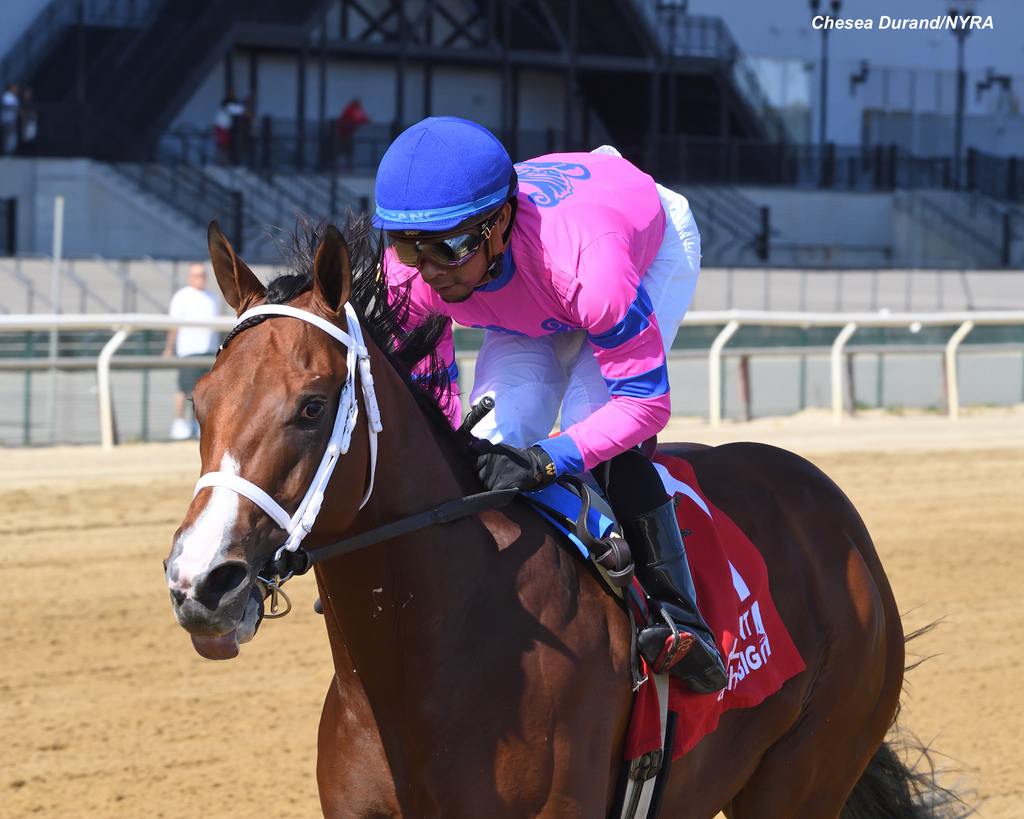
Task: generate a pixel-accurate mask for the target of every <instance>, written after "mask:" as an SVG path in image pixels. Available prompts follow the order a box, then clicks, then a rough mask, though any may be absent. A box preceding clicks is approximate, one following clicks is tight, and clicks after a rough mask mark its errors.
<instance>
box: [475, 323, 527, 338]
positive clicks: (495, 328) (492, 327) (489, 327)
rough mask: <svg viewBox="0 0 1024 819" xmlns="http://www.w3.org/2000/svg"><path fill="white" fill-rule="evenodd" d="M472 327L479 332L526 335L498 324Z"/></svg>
mask: <svg viewBox="0 0 1024 819" xmlns="http://www.w3.org/2000/svg"><path fill="white" fill-rule="evenodd" d="M470 327H475V328H476V329H477V330H490V331H491V332H492V333H507V334H508V335H511V336H525V335H526V333H520V332H519V331H518V330H510V329H508V327H499V326H498V325H497V324H471V325H470Z"/></svg>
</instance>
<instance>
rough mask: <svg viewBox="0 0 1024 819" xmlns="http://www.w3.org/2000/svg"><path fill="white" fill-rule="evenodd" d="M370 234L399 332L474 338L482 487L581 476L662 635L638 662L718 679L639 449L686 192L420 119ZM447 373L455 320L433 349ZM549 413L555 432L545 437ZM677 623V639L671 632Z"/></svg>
mask: <svg viewBox="0 0 1024 819" xmlns="http://www.w3.org/2000/svg"><path fill="white" fill-rule="evenodd" d="M375 193H376V212H375V216H374V224H375V225H376V226H378V227H380V228H383V230H384V231H386V232H387V235H388V238H389V241H390V245H391V246H390V247H389V248H388V250H387V252H386V254H385V258H384V275H385V276H386V278H387V281H388V286H389V289H390V290H391V292H392V298H393V299H398V298H402V297H406V296H407V297H408V300H409V302H408V303H409V315H408V319H407V324H408V325H409V326H413V325H415V324H417V323H420V322H422V321H423V320H425V319H426V317H427V316H428V315H430V314H435V313H440V314H442V315H444V316H447V317H449V318H451V319H454V320H455V321H457V322H459V323H460V324H462V325H465V326H470V327H479V328H483V329H484V330H485V331H486V332H485V334H484V341H483V346H482V347H481V349H480V354H479V356H478V358H477V366H476V377H475V382H474V387H473V392H472V395H471V403H474V404H475V403H476V402H477V401H478V400H479V399H480V398H482V397H483V396H485V395H490V396H492V397H493V398H494V400H495V409H494V411H493V412H492V413H491V414H490V415H488V416H486V417H485V418H484V419H483V420H482V421H481V422H480V423H479V424H478V425H477V426H476V428H475V430H474V431H475V433H476V434H477V435H479V436H480V437H481V438H484V439H487V440H489V441H490V442H491V444H492V445H491V446H486V447H481V450H482V454H480V455H479V457H478V460H477V470H478V473H479V475H480V479H481V480H482V481H483V483H484V484H485V485H486V486H487V487H488V488H490V489H505V488H512V487H514V488H518V489H521V490H524V491H530V490H535V489H539V488H541V487H543V486H546V485H547V484H549V483H551V482H552V481H554V479H555V478H556V477H557V476H558V475H562V474H566V473H579V472H583V471H584V470H588V469H589V470H593V472H594V475H595V477H596V478H597V479H598V481H599V482H600V483H601V484H602V486H603V488H604V489H605V491H606V492H607V494H608V499H609V501H610V502H611V504H612V508H613V509H614V511H615V513H616V517H617V518H618V520H619V522H620V524H621V526H622V529H623V534H624V535H625V537H626V541H627V542H628V543H629V545H630V547H631V549H632V551H633V554H634V556H635V561H636V569H637V573H638V574H639V576H640V579H641V581H642V582H643V584H644V586H645V588H646V589H647V590H648V592H649V593H650V594H651V595H652V596H653V597H654V598H655V599H657V600H658V601H659V602H660V603H661V606H662V609H663V613H664V618H665V621H666V622H665V624H664V625H656V626H653V627H651V628H649V629H646V630H645V631H644V633H643V634H642V635H641V638H640V648H641V652H642V653H643V654H644V657H645V658H646V659H647V661H648V662H649V663H650V664H651V666H652V667H654V669H655V671H657V672H661V671H665V670H669V671H671V672H672V673H673V674H675V675H677V676H678V677H679V678H680V679H682V680H683V681H684V682H685V683H686V684H687V685H688V686H689V687H690V688H692V689H693V690H695V691H698V692H702V693H710V692H714V691H719V690H721V689H722V688H724V687H725V684H726V682H727V677H726V673H725V667H724V665H723V662H722V658H721V655H720V654H719V651H718V648H717V646H716V644H715V639H714V636H713V634H712V633H711V630H710V629H709V628H708V626H707V624H706V623H705V622H704V618H703V617H702V616H701V614H700V611H699V610H698V608H697V599H696V594H695V592H694V587H693V579H692V577H691V574H690V568H689V564H688V562H687V559H686V550H685V548H684V546H683V540H682V537H681V535H680V532H679V526H678V524H677V522H676V516H675V507H674V503H673V501H672V499H671V498H670V497H669V496H668V494H667V493H666V492H665V489H664V486H663V484H662V482H661V479H660V478H659V476H658V473H657V471H656V470H655V469H654V466H653V465H652V464H651V462H650V461H649V460H648V458H647V457H645V456H644V455H643V454H641V453H640V451H639V450H638V449H637V448H636V447H637V445H638V444H640V443H642V442H643V441H645V440H646V439H648V438H650V437H651V436H653V435H656V434H657V433H658V432H659V431H661V430H662V429H663V428H664V426H665V424H666V423H667V422H668V420H669V415H670V403H669V386H668V372H667V368H666V364H665V351H666V350H667V349H669V348H671V346H672V340H673V339H674V338H675V335H676V331H677V329H678V326H679V322H680V321H681V320H682V317H683V314H684V313H685V312H686V308H687V307H688V305H689V303H690V299H691V298H692V295H693V291H694V287H695V285H696V281H697V276H698V274H699V272H700V235H699V234H698V232H697V228H696V225H695V224H694V221H693V216H692V215H691V213H690V209H689V205H688V204H687V201H686V199H685V198H683V197H682V196H680V195H679V194H676V193H673V192H672V191H670V190H667V189H665V188H663V187H661V186H660V185H657V184H655V182H654V180H653V179H651V177H650V176H648V175H647V174H645V173H643V172H642V171H640V170H638V169H637V168H636V167H634V166H633V165H632V164H630V163H629V162H628V161H626V160H625V159H623V158H622V157H621V156H620V155H619V154H618V152H617V151H615V150H614V149H613V148H609V147H604V148H599V149H598V150H597V151H595V152H593V153H589V154H588V153H565V154H549V155H547V156H542V157H538V158H536V159H531V160H529V161H526V162H521V163H519V164H518V165H515V166H513V164H512V161H511V160H510V159H509V155H508V153H507V152H506V150H505V148H504V147H503V146H502V145H501V143H500V142H499V141H498V140H497V138H496V137H495V136H494V135H493V134H491V132H490V131H488V130H487V129H486V128H484V127H483V126H480V125H477V124H476V123H473V122H469V121H468V120H464V119H458V118H455V117H431V118H429V119H425V120H423V121H422V122H419V123H417V124H416V125H413V126H412V127H410V128H408V129H407V130H406V131H404V132H403V133H402V134H400V135H399V136H398V138H397V139H396V140H395V141H394V142H393V143H392V145H391V146H390V147H389V148H388V150H387V152H386V153H385V154H384V157H383V158H382V159H381V163H380V167H379V168H378V170H377V180H376V190H375ZM439 352H440V353H441V354H442V355H443V356H444V357H445V359H446V361H447V363H448V365H449V372H450V373H451V375H452V376H453V378H452V381H453V391H455V392H453V394H452V395H449V396H448V397H447V398H448V400H447V407H446V411H447V412H448V415H449V418H450V419H451V420H452V422H453V423H454V424H456V425H457V424H458V419H459V414H460V407H459V401H458V396H457V389H458V387H457V384H456V379H457V376H458V373H457V370H456V369H455V360H454V348H453V346H452V335H451V326H450V325H449V327H448V330H447V331H446V333H445V335H444V337H443V338H442V340H441V342H440V346H439ZM559 410H561V430H562V432H561V434H559V435H557V436H555V437H549V435H550V432H551V428H552V426H553V425H554V422H555V420H556V417H557V416H558V413H559ZM669 618H671V620H672V623H673V624H674V626H675V628H672V627H671V626H670V625H669V624H668V619H669Z"/></svg>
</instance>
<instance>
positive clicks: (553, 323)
mask: <svg viewBox="0 0 1024 819" xmlns="http://www.w3.org/2000/svg"><path fill="white" fill-rule="evenodd" d="M540 329H541V330H547V331H548V332H549V333H571V332H572V331H573V330H578V329H579V328H578V327H570V326H569V325H568V324H564V323H563V322H561V321H559V320H558V319H556V318H546V319H544V321H542V322H541V323H540Z"/></svg>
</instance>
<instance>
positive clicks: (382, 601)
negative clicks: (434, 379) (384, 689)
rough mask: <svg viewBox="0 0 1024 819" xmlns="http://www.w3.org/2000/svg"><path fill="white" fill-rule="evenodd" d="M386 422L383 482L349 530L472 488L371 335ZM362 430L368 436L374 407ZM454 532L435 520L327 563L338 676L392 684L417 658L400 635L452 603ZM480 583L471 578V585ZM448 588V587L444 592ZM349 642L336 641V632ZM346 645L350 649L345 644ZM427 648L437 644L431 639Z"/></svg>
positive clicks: (325, 591) (380, 466)
mask: <svg viewBox="0 0 1024 819" xmlns="http://www.w3.org/2000/svg"><path fill="white" fill-rule="evenodd" d="M367 346H368V348H369V349H370V355H371V366H372V369H373V374H374V384H375V388H376V392H377V400H378V404H379V406H380V412H381V420H382V423H383V427H384V429H383V431H382V432H381V434H380V438H379V441H380V443H379V451H378V456H377V468H376V477H375V480H374V490H373V493H372V494H371V496H370V499H369V501H368V502H367V504H366V506H365V507H364V508H363V509H362V510H361V511H360V512H359V513H358V514H357V515H356V517H355V519H354V521H353V522H352V525H351V527H350V531H351V532H353V533H355V532H362V531H367V530H370V529H373V528H375V527H378V526H381V525H384V524H387V523H391V522H394V521H396V520H398V519H400V518H403V517H406V516H408V515H412V514H415V513H417V512H422V511H424V510H426V509H429V508H431V507H433V506H436V505H437V504H439V503H442V502H444V501H447V500H451V499H452V498H456V497H461V496H463V495H466V494H469V493H471V492H473V491H478V488H477V487H474V485H473V480H472V472H471V470H470V468H469V465H468V464H464V463H461V462H460V459H459V458H458V454H457V453H456V452H455V451H454V447H453V446H452V445H451V444H450V443H448V442H446V441H445V440H444V439H443V436H442V435H439V434H438V432H437V430H436V429H435V428H434V426H433V422H432V421H431V420H430V419H429V418H428V417H427V416H426V414H425V412H424V411H423V410H422V409H421V407H420V406H419V404H418V403H417V401H416V399H415V398H414V397H413V395H412V393H411V391H410V390H409V388H408V387H407V386H406V385H405V384H404V383H403V381H402V379H401V377H400V376H399V375H398V373H397V372H396V371H395V369H394V367H393V366H392V364H391V362H390V361H388V359H387V358H386V357H385V356H384V355H383V354H382V353H381V352H380V350H379V349H378V348H377V347H376V346H375V345H373V343H372V342H370V341H369V340H367ZM360 419H361V420H360V424H359V429H357V430H356V432H355V435H356V436H362V437H363V438H364V439H365V436H366V429H365V413H360ZM449 537H450V532H448V531H447V527H437V526H435V527H428V528H424V529H421V530H419V531H417V532H413V533H411V534H410V535H407V536H404V537H401V538H394V539H392V540H389V541H386V542H383V543H379V544H376V545H373V546H370V547H367V548H365V549H362V550H360V551H358V552H355V553H352V554H349V555H346V556H344V557H343V558H340V559H336V560H333V561H328V562H327V563H325V564H323V565H322V566H321V567H320V569H319V572H318V581H319V583H320V589H321V597H322V598H324V603H325V610H329V611H328V616H329V617H332V618H333V621H334V625H335V626H336V630H335V629H332V630H331V638H332V648H333V649H334V655H335V665H336V668H337V671H338V676H339V680H340V681H342V682H343V684H349V683H351V682H353V681H352V677H353V674H352V672H353V670H356V671H357V675H356V676H359V677H360V681H365V682H366V683H367V684H369V683H370V682H371V678H377V679H378V682H379V683H380V682H383V683H385V684H386V680H387V678H388V676H389V675H393V674H395V673H396V671H395V669H396V667H397V665H398V664H400V663H401V662H402V661H403V657H404V658H405V659H408V653H409V652H408V650H407V648H408V647H404V648H402V650H401V651H399V646H397V645H396V644H395V641H396V635H398V634H400V633H401V632H402V631H403V630H406V631H407V630H408V622H407V621H408V618H409V615H410V614H411V613H412V612H413V611H417V610H419V609H420V607H421V605H428V606H429V605H433V606H441V607H447V606H448V605H450V604H452V603H454V602H457V601H456V600H453V598H457V597H458V595H459V594H460V583H459V581H458V579H457V578H458V576H459V575H460V574H461V572H460V571H459V566H453V565H451V564H450V563H449V561H447V560H443V561H439V560H438V559H437V558H436V554H437V552H438V550H442V549H443V548H444V547H445V545H450V544H446V543H445V541H446V539H447V538H449ZM471 588H472V583H471V582H469V581H468V579H467V581H466V583H465V585H464V586H463V587H462V592H463V593H468V590H470V589H471ZM441 590H445V591H443V592H442V591H441ZM339 639H340V640H341V641H342V642H343V643H344V645H343V647H339V646H336V645H333V644H334V643H335V642H336V641H337V640H339ZM339 648H343V649H344V650H342V651H339ZM422 648H423V649H424V650H427V651H429V650H432V649H431V648H430V647H429V646H423V647H422Z"/></svg>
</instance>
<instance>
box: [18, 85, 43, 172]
mask: <svg viewBox="0 0 1024 819" xmlns="http://www.w3.org/2000/svg"><path fill="white" fill-rule="evenodd" d="M18 121H19V129H18V130H19V134H18V137H19V139H18V153H21V154H25V155H26V156H32V155H33V154H35V151H36V135H37V134H38V133H39V113H38V112H37V111H36V106H35V100H34V98H33V94H32V89H31V88H29V87H28V86H25V88H23V89H22V91H21V110H20V111H19V112H18Z"/></svg>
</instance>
